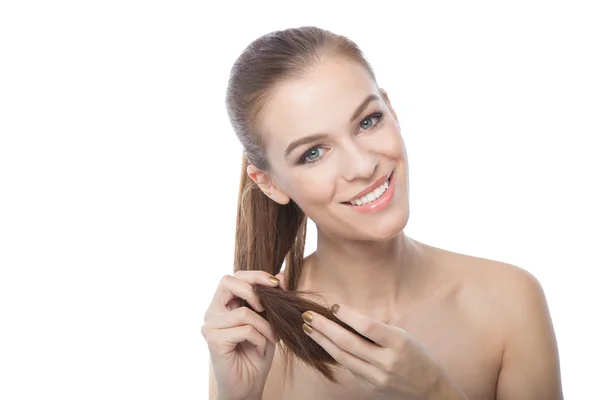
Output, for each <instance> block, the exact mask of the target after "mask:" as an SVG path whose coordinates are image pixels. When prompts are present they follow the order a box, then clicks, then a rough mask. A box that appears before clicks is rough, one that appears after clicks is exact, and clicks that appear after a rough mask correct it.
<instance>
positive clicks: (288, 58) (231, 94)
mask: <svg viewBox="0 0 600 400" xmlns="http://www.w3.org/2000/svg"><path fill="white" fill-rule="evenodd" d="M330 56H332V57H338V58H342V59H346V60H349V61H354V62H357V63H359V64H360V65H362V66H363V67H364V68H365V69H366V70H367V72H368V73H369V75H370V76H371V77H372V78H373V80H374V81H375V82H376V79H375V74H374V72H373V70H372V68H371V66H370V65H369V63H368V62H367V60H366V58H365V57H364V55H363V53H362V51H361V50H360V49H359V48H358V46H357V45H356V44H355V43H354V42H353V41H351V40H350V39H348V38H347V37H345V36H342V35H338V34H334V33H332V32H330V31H328V30H325V29H321V28H317V27H314V26H305V27H299V28H290V29H286V30H281V31H274V32H271V33H268V34H265V35H263V36H261V37H259V38H258V39H256V40H254V41H253V42H251V43H250V44H249V45H248V46H247V47H246V48H245V49H244V51H243V52H242V54H241V55H240V56H239V57H238V59H237V60H236V61H235V63H234V65H233V67H232V69H231V73H230V77H229V82H228V86H227V94H226V106H227V113H228V116H229V119H230V122H231V125H232V127H233V129H234V131H235V133H236V135H237V137H238V139H239V140H240V142H241V144H242V147H243V149H244V154H243V156H242V171H241V177H240V191H239V198H238V212H237V222H236V225H237V226H236V238H235V256H234V271H239V270H262V271H267V272H269V273H270V274H272V275H276V274H278V273H279V272H280V271H281V267H282V264H283V262H284V261H285V264H286V267H285V268H286V274H285V276H286V284H287V289H288V290H289V292H287V293H286V292H284V291H282V290H266V289H259V288H258V287H257V288H256V289H257V290H258V293H259V294H260V297H261V301H262V304H263V306H264V307H265V309H266V311H265V314H264V315H265V316H266V318H267V320H268V321H269V323H270V324H271V326H272V327H273V329H274V330H275V332H277V333H278V335H279V337H280V338H281V340H282V342H283V343H284V344H285V345H286V346H287V349H289V350H290V351H291V352H292V353H293V354H294V355H296V356H297V357H298V358H300V359H301V360H303V361H305V362H307V363H308V364H309V365H310V366H312V367H314V368H316V369H317V370H318V371H320V372H321V373H323V374H324V375H325V376H326V377H327V378H328V379H330V380H332V381H335V378H334V377H333V375H332V374H331V373H330V372H329V373H328V372H327V371H330V368H329V365H332V364H335V361H334V360H333V359H332V358H331V357H330V356H329V354H328V353H326V352H325V350H323V349H322V348H321V347H320V346H319V345H318V344H316V343H315V342H314V341H313V340H312V339H311V338H309V337H307V335H306V334H305V333H304V332H303V331H302V318H301V314H302V312H304V311H306V310H309V309H311V310H314V311H316V312H319V313H323V315H326V316H328V317H329V318H331V319H334V320H336V321H337V318H335V316H333V314H332V313H331V312H330V311H329V310H328V309H327V308H324V307H322V306H320V305H319V304H317V303H315V302H312V301H309V300H307V299H304V298H302V296H301V295H302V293H300V292H297V291H296V288H297V285H298V281H299V278H300V274H301V270H302V261H303V258H304V244H305V240H306V221H307V219H306V215H304V213H303V212H302V210H301V209H300V208H299V207H298V206H297V205H296V204H295V203H294V201H293V200H290V202H289V203H288V204H285V205H281V204H278V203H276V202H275V201H273V200H271V199H270V198H268V197H267V196H266V195H265V194H264V193H263V192H262V191H261V190H260V189H259V188H258V186H256V184H255V183H254V182H253V181H252V180H251V179H250V178H249V177H248V174H247V172H246V168H247V166H248V164H249V163H251V164H253V165H255V166H256V167H257V168H259V169H260V170H263V171H267V172H268V171H269V170H270V165H269V163H268V160H267V157H266V155H265V147H264V143H263V140H264V139H263V138H264V132H265V130H264V127H263V126H261V120H260V119H261V112H262V110H263V108H264V106H265V105H266V104H267V102H268V101H269V98H270V97H269V96H270V95H271V94H272V91H273V89H275V88H276V87H277V86H278V85H280V84H282V83H283V82H285V81H287V80H289V79H297V78H300V77H302V76H303V75H304V74H306V73H307V72H308V71H310V69H311V68H313V67H315V66H317V65H319V64H320V63H322V62H323V61H324V60H325V59H326V58H327V57H330ZM304 293H305V294H308V293H309V292H304ZM313 294H314V293H313ZM337 322H339V321H337ZM284 355H285V358H286V359H287V361H288V367H289V365H290V364H289V361H291V359H290V357H288V353H287V350H286V348H284Z"/></svg>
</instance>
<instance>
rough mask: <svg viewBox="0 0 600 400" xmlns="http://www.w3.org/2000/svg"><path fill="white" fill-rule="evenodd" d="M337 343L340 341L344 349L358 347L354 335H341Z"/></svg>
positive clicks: (340, 345)
mask: <svg viewBox="0 0 600 400" xmlns="http://www.w3.org/2000/svg"><path fill="white" fill-rule="evenodd" d="M337 343H338V345H339V347H341V348H342V349H345V350H351V349H352V348H354V347H356V346H355V343H356V342H355V340H354V339H353V338H352V337H348V336H346V335H344V336H343V337H341V338H340V339H339V340H338V341H337Z"/></svg>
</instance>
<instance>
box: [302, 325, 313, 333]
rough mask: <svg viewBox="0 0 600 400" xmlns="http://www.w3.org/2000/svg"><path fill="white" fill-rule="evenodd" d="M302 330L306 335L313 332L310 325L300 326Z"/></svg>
mask: <svg viewBox="0 0 600 400" xmlns="http://www.w3.org/2000/svg"><path fill="white" fill-rule="evenodd" d="M302 329H304V332H306V333H308V334H309V335H310V334H311V333H312V331H313V328H311V327H310V325H306V324H302Z"/></svg>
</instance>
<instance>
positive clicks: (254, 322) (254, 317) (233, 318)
mask: <svg viewBox="0 0 600 400" xmlns="http://www.w3.org/2000/svg"><path fill="white" fill-rule="evenodd" d="M243 325H250V326H252V327H253V328H254V329H256V330H257V331H258V332H259V333H260V334H261V335H263V336H264V337H266V338H267V339H269V340H270V341H271V342H273V343H276V342H277V341H276V340H275V333H274V332H273V329H272V328H271V325H269V323H268V322H267V320H266V319H264V318H263V317H261V316H260V315H258V314H257V313H255V312H254V311H252V310H251V309H249V308H248V307H240V308H237V309H235V310H233V311H229V312H227V313H225V314H222V315H220V316H218V317H216V318H213V319H211V320H210V321H208V322H207V323H206V324H205V329H226V328H233V327H236V326H243Z"/></svg>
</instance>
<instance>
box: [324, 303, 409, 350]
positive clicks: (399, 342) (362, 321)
mask: <svg viewBox="0 0 600 400" xmlns="http://www.w3.org/2000/svg"><path fill="white" fill-rule="evenodd" d="M331 309H332V311H334V314H335V316H336V317H337V318H338V319H339V320H340V321H342V322H344V323H346V324H348V325H350V326H351V327H352V328H353V329H354V330H356V331H357V332H358V333H360V334H361V335H363V336H365V337H368V338H369V339H371V340H372V341H374V342H375V343H377V344H378V345H380V346H382V347H388V348H391V349H399V348H401V347H402V346H403V345H404V341H405V339H406V332H405V331H404V330H403V329H400V328H398V327H395V326H391V325H387V324H385V323H383V322H381V321H378V320H376V319H375V318H372V317H370V316H368V315H365V314H362V313H360V312H358V311H357V310H355V309H353V308H352V307H350V306H348V305H345V304H342V305H340V304H338V305H337V307H336V304H334V305H333V307H332V308H331Z"/></svg>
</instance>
